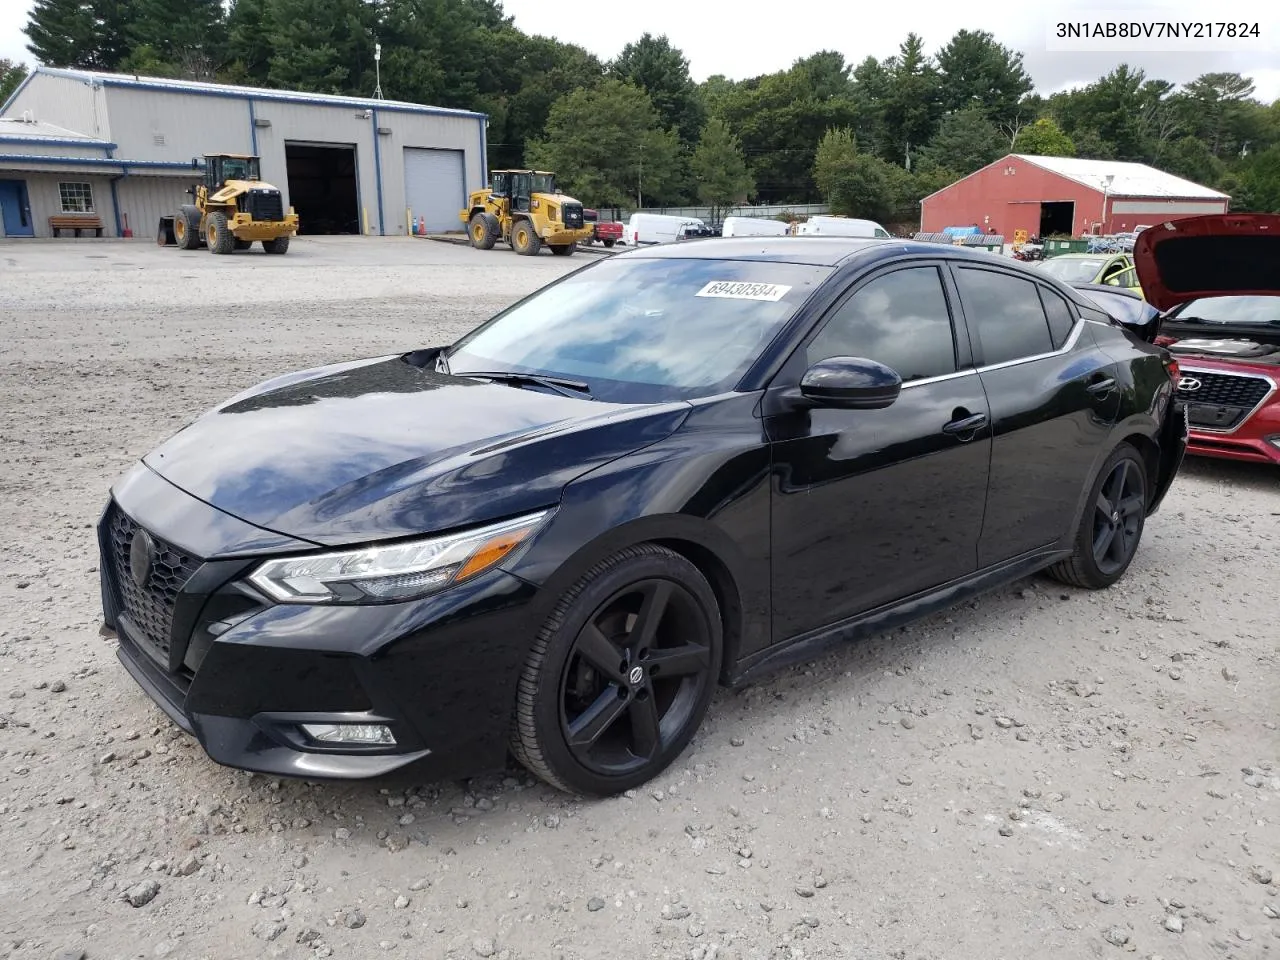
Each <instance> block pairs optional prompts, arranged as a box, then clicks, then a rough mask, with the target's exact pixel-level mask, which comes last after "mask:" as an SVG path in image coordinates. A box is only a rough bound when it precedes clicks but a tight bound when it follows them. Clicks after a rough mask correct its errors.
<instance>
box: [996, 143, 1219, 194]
mask: <svg viewBox="0 0 1280 960" xmlns="http://www.w3.org/2000/svg"><path fill="white" fill-rule="evenodd" d="M1013 156H1015V157H1017V158H1018V159H1019V160H1025V161H1026V162H1027V163H1033V164H1035V165H1036V166H1037V167H1041V168H1042V169H1045V170H1048V171H1049V172H1050V173H1056V174H1057V175H1058V176H1060V177H1066V178H1067V179H1068V180H1074V181H1075V182H1076V183H1081V184H1084V185H1085V186H1086V187H1089V188H1091V189H1093V190H1097V191H1099V192H1102V191H1104V190H1105V191H1106V193H1107V194H1108V196H1112V197H1161V198H1169V199H1177V200H1226V199H1229V195H1228V194H1225V193H1221V192H1219V191H1217V190H1211V189H1209V188H1208V187H1205V186H1201V185H1200V184H1198V183H1194V182H1193V181H1191V180H1184V179H1182V177H1175V176H1174V175H1173V174H1171V173H1165V172H1164V171H1163V170H1157V169H1156V168H1155V167H1149V166H1147V165H1146V164H1145V163H1121V162H1120V161H1118V160H1081V159H1079V158H1077V157H1033V156H1029V155H1027V154H1024V153H1015V154H1013ZM1107 177H1112V178H1113V179H1112V181H1111V184H1110V185H1109V186H1108V184H1107V181H1106V178H1107Z"/></svg>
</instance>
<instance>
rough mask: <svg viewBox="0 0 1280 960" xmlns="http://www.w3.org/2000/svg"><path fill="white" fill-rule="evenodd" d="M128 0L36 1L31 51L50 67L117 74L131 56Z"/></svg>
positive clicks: (29, 23)
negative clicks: (126, 37)
mask: <svg viewBox="0 0 1280 960" xmlns="http://www.w3.org/2000/svg"><path fill="white" fill-rule="evenodd" d="M127 12H128V11H127V8H126V0H36V2H35V5H34V6H32V8H31V14H30V16H29V17H28V18H27V26H26V28H25V32H26V34H27V40H28V43H27V49H28V50H29V51H31V54H32V56H34V57H35V58H36V60H38V61H39V62H40V63H43V64H45V65H46V66H50V67H79V68H83V69H86V70H115V69H116V68H117V67H118V66H119V65H120V62H121V61H122V60H123V58H124V56H125V55H126V53H127V52H128V50H127V42H126V39H125V32H126V31H125V26H126V22H127V21H126V15H127Z"/></svg>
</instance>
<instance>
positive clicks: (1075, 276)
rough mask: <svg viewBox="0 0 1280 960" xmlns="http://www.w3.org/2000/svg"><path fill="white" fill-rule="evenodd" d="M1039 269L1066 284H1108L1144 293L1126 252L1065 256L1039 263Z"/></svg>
mask: <svg viewBox="0 0 1280 960" xmlns="http://www.w3.org/2000/svg"><path fill="white" fill-rule="evenodd" d="M1039 267H1040V269H1041V270H1043V271H1044V272H1045V273H1047V274H1049V276H1051V277H1053V278H1054V279H1056V280H1061V281H1062V282H1063V283H1105V284H1107V285H1108V286H1112V287H1126V288H1127V289H1129V290H1133V291H1134V292H1135V293H1138V294H1141V293H1142V287H1140V286H1139V285H1138V272H1137V271H1136V270H1135V269H1134V267H1133V257H1132V256H1130V255H1129V254H1127V253H1110V254H1108V253H1064V254H1061V255H1060V256H1056V257H1051V258H1049V259H1048V260H1042V261H1040V263H1039Z"/></svg>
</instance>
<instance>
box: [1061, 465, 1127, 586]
mask: <svg viewBox="0 0 1280 960" xmlns="http://www.w3.org/2000/svg"><path fill="white" fill-rule="evenodd" d="M1146 519H1147V468H1146V465H1145V464H1144V463H1143V462H1142V456H1141V455H1140V454H1139V453H1138V451H1137V450H1135V449H1134V448H1133V447H1131V446H1130V445H1129V444H1127V443H1122V444H1120V446H1119V447H1117V448H1116V449H1115V451H1114V452H1112V454H1111V456H1109V457H1108V458H1107V461H1106V463H1104V464H1103V465H1102V470H1101V471H1099V473H1098V478H1097V479H1096V480H1095V481H1094V483H1093V488H1092V489H1091V491H1090V500H1089V502H1088V505H1087V506H1086V507H1085V511H1084V516H1083V517H1081V519H1080V528H1079V529H1078V530H1077V531H1076V539H1075V553H1073V554H1072V555H1071V557H1069V558H1068V559H1066V560H1063V561H1062V562H1061V563H1057V564H1055V565H1054V566H1052V567H1050V568H1049V570H1048V573H1049V575H1050V576H1051V577H1053V578H1054V579H1055V580H1059V581H1061V582H1062V583H1067V584H1070V585H1072V586H1074V587H1084V588H1086V589H1089V590H1100V589H1102V588H1104V587H1109V586H1111V585H1112V584H1113V583H1115V582H1116V581H1117V580H1119V579H1120V578H1121V577H1123V576H1124V574H1125V571H1126V570H1128V569H1129V564H1130V563H1132V562H1133V558H1134V556H1136V555H1137V552H1138V544H1139V543H1140V542H1141V540H1142V531H1143V528H1144V526H1145V524H1146Z"/></svg>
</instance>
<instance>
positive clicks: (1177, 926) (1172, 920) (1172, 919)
mask: <svg viewBox="0 0 1280 960" xmlns="http://www.w3.org/2000/svg"><path fill="white" fill-rule="evenodd" d="M1164 928H1165V929H1166V930H1168V931H1169V932H1170V933H1181V932H1182V928H1183V923H1182V918H1181V917H1180V916H1178V915H1177V914H1176V913H1171V914H1169V915H1168V916H1167V917H1165V918H1164Z"/></svg>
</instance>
